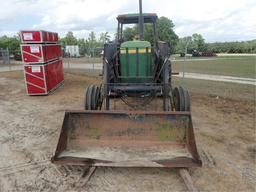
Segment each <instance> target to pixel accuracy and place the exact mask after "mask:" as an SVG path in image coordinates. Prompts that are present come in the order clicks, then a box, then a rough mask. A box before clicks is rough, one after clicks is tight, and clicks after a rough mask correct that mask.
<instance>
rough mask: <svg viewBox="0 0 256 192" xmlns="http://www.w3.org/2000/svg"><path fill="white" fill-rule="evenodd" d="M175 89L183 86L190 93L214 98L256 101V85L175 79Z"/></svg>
mask: <svg viewBox="0 0 256 192" xmlns="http://www.w3.org/2000/svg"><path fill="white" fill-rule="evenodd" d="M173 85H174V87H175V86H177V85H181V86H183V87H186V88H187V89H188V90H189V92H192V93H193V92H194V93H202V94H207V95H212V96H214V97H215V96H216V97H217V96H219V97H224V98H231V99H236V100H247V101H248V100H249V101H255V97H256V87H255V86H254V85H243V84H237V83H227V82H217V81H207V80H197V79H184V81H183V79H182V78H178V77H173Z"/></svg>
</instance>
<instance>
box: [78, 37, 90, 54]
mask: <svg viewBox="0 0 256 192" xmlns="http://www.w3.org/2000/svg"><path fill="white" fill-rule="evenodd" d="M78 46H79V54H80V55H85V54H86V53H87V51H88V50H87V46H86V42H85V40H84V39H83V38H82V39H78Z"/></svg>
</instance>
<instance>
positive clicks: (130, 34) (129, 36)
mask: <svg viewBox="0 0 256 192" xmlns="http://www.w3.org/2000/svg"><path fill="white" fill-rule="evenodd" d="M137 29H138V27H137V26H133V27H127V28H125V29H124V31H123V39H124V41H132V40H133V39H134V37H135V35H136V34H138V30H137Z"/></svg>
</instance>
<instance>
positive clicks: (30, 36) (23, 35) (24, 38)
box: [20, 30, 58, 43]
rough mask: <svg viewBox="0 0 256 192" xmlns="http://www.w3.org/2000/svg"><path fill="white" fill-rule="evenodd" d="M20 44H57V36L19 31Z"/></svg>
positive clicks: (45, 32) (47, 33)
mask: <svg viewBox="0 0 256 192" xmlns="http://www.w3.org/2000/svg"><path fill="white" fill-rule="evenodd" d="M20 39H21V42H22V43H57V41H58V34H57V33H54V32H49V31H33V30H26V31H20Z"/></svg>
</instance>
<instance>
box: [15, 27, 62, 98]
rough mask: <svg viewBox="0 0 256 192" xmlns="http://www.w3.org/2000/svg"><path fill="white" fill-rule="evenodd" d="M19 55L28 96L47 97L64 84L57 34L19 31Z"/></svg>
mask: <svg viewBox="0 0 256 192" xmlns="http://www.w3.org/2000/svg"><path fill="white" fill-rule="evenodd" d="M20 39H21V42H22V43H23V44H22V45H21V55H22V60H23V63H24V64H25V65H24V76H25V83H26V87H27V94H28V95H47V94H49V93H50V92H51V91H53V90H55V89H56V88H58V87H59V86H60V85H62V84H63V82H64V73H63V64H62V60H61V57H62V51H61V46H60V45H59V44H57V43H58V34H57V33H54V32H47V31H32V30H28V31H21V32H20Z"/></svg>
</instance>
